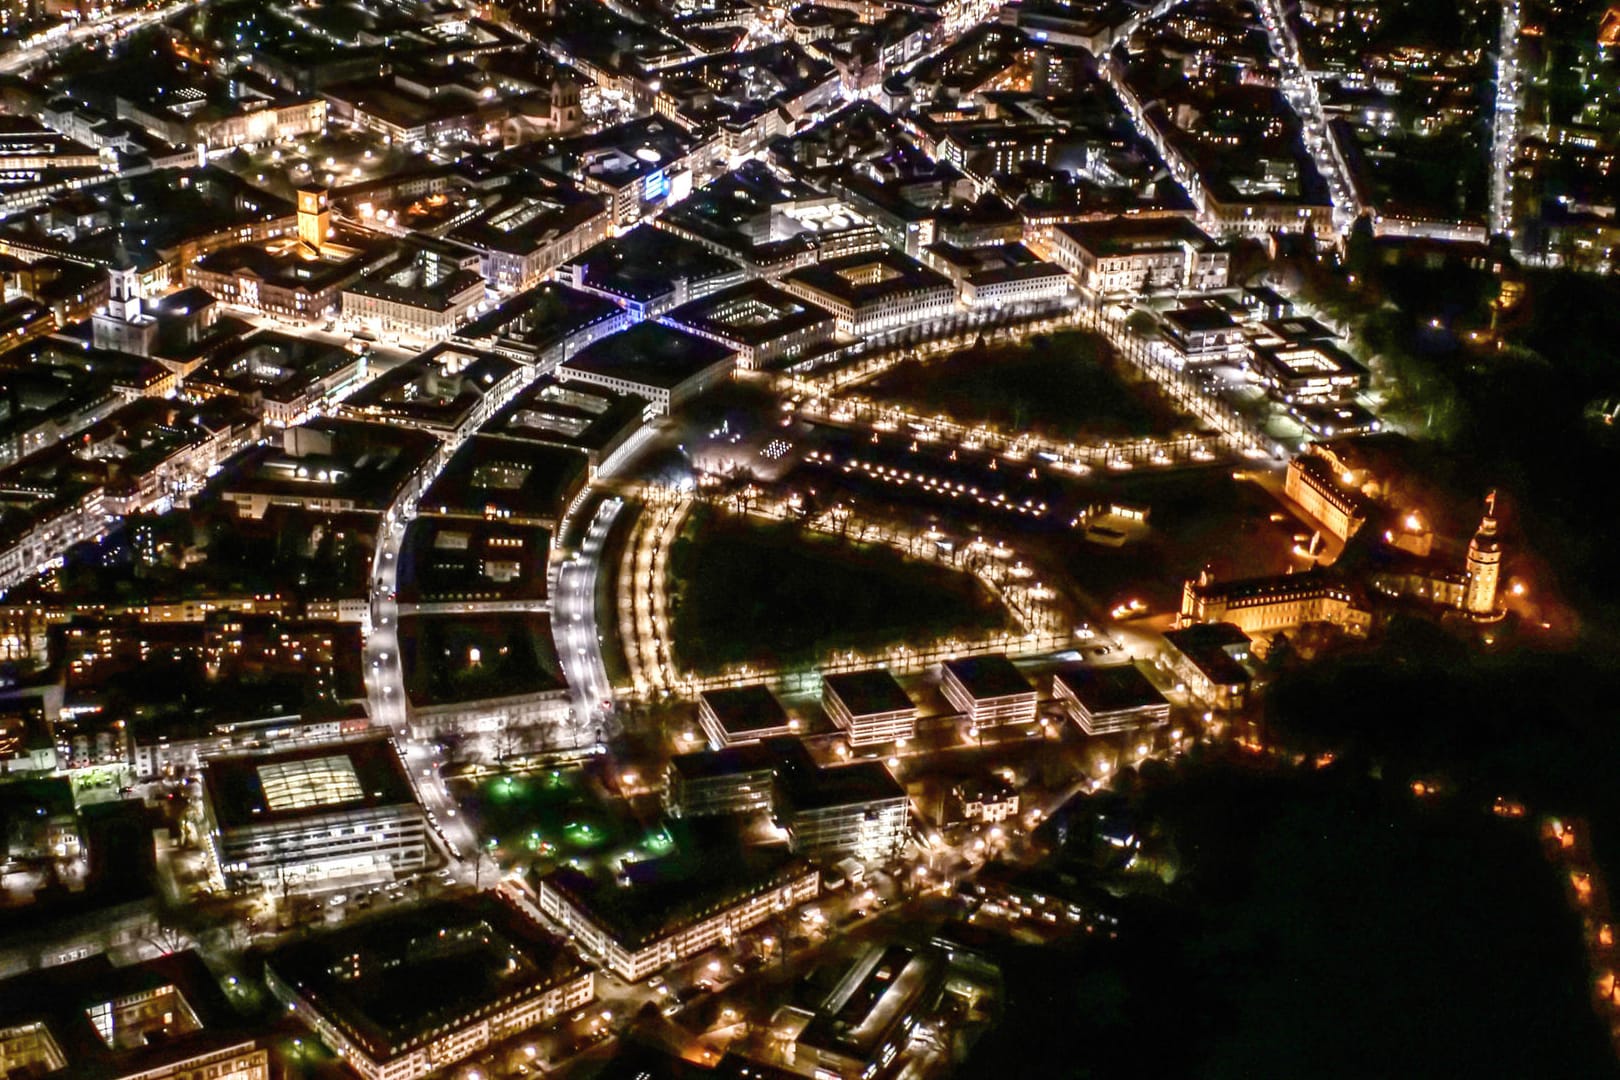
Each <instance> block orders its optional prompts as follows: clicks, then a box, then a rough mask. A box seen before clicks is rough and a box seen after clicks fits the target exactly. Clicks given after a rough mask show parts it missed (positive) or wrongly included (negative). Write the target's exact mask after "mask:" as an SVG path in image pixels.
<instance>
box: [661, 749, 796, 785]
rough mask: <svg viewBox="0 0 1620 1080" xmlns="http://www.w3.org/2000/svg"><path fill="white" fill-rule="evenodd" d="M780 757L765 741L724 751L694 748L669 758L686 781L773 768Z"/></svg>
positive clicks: (672, 765) (673, 766) (671, 764)
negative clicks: (689, 751)
mask: <svg viewBox="0 0 1620 1080" xmlns="http://www.w3.org/2000/svg"><path fill="white" fill-rule="evenodd" d="M779 760H780V758H779V757H778V756H777V754H776V752H775V751H774V750H772V749H771V748H770V747H769V746H766V745H765V744H763V743H744V744H742V745H741V746H728V747H726V748H724V749H722V750H694V751H692V752H691V753H687V754H676V755H675V756H674V757H672V758H670V759H669V764H670V767H671V768H672V769H674V770H675V771H676V772H677V773H679V774H680V777H681V779H683V780H710V779H714V778H716V777H721V776H739V775H741V774H743V773H756V772H764V771H766V770H771V771H774V770H775V769H776V766H777V762H778V761H779Z"/></svg>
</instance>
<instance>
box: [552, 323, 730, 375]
mask: <svg viewBox="0 0 1620 1080" xmlns="http://www.w3.org/2000/svg"><path fill="white" fill-rule="evenodd" d="M735 355H736V354H735V353H734V352H733V351H732V350H731V349H729V348H727V347H726V346H724V345H722V344H720V343H719V342H716V341H710V340H709V339H708V338H701V337H698V336H697V335H696V334H688V333H687V332H686V331H684V330H677V329H675V328H674V327H670V326H664V325H661V324H659V323H654V322H641V323H637V324H636V325H635V326H632V327H631V328H630V329H628V330H626V331H624V332H623V333H619V334H614V335H612V336H611V337H606V338H603V339H602V340H601V341H598V342H596V343H595V344H593V345H591V346H590V347H589V348H586V349H583V350H581V351H580V352H578V353H576V354H575V355H574V356H572V357H570V358H569V359H568V360H566V361H564V362H563V365H562V366H563V369H564V370H574V371H582V372H590V373H592V374H595V375H602V376H606V377H609V378H615V379H624V380H626V381H628V382H632V383H638V384H640V385H643V386H650V387H654V388H656V389H659V390H666V391H673V390H675V389H676V388H677V387H679V386H680V385H681V384H682V383H684V382H686V380H688V379H690V378H693V377H694V376H697V375H701V374H702V373H703V372H705V371H708V370H709V369H710V368H712V367H714V366H715V365H716V364H720V363H723V362H724V361H726V360H728V359H730V358H732V357H734V356H735Z"/></svg>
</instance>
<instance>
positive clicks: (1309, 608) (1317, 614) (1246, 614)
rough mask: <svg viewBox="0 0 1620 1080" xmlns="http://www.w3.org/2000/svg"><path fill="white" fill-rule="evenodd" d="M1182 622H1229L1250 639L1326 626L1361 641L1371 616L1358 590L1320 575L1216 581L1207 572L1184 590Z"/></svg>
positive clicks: (1369, 623)
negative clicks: (1308, 624)
mask: <svg viewBox="0 0 1620 1080" xmlns="http://www.w3.org/2000/svg"><path fill="white" fill-rule="evenodd" d="M1180 622H1181V625H1182V626H1191V625H1192V624H1194V623H1213V622H1228V623H1231V624H1232V625H1233V626H1236V627H1237V628H1238V629H1239V630H1241V631H1243V632H1244V633H1245V634H1248V635H1250V636H1251V637H1252V636H1254V635H1257V634H1272V633H1276V632H1277V631H1279V630H1291V629H1294V628H1295V627H1299V626H1304V625H1306V624H1307V623H1327V624H1329V625H1331V626H1336V627H1338V628H1339V629H1341V630H1343V631H1345V632H1346V633H1348V634H1352V635H1356V636H1358V637H1359V636H1361V635H1363V634H1365V633H1366V632H1367V631H1368V629H1370V628H1371V626H1372V612H1371V611H1369V610H1368V608H1367V604H1366V602H1365V601H1363V600H1362V599H1361V597H1360V596H1359V594H1358V593H1357V592H1356V591H1355V590H1354V589H1352V588H1351V587H1350V586H1348V585H1346V584H1345V583H1343V582H1341V581H1338V580H1336V579H1334V578H1332V577H1329V576H1328V575H1326V574H1324V573H1322V572H1320V571H1309V572H1307V573H1303V574H1281V575H1277V576H1273V577H1255V578H1243V579H1241V580H1237V581H1223V582H1216V581H1214V580H1213V579H1212V578H1211V577H1210V575H1209V572H1208V571H1207V570H1206V571H1205V572H1204V573H1202V574H1200V575H1199V576H1198V578H1197V579H1196V580H1193V581H1188V582H1187V583H1186V585H1185V586H1184V587H1183V588H1182V591H1181V620H1180Z"/></svg>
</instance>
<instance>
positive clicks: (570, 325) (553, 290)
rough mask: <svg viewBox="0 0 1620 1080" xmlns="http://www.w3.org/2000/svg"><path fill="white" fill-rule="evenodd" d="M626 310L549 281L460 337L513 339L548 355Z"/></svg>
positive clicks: (489, 314)
mask: <svg viewBox="0 0 1620 1080" xmlns="http://www.w3.org/2000/svg"><path fill="white" fill-rule="evenodd" d="M623 310H624V309H623V308H621V307H619V305H618V304H615V303H614V302H613V301H611V300H609V299H607V298H606V297H602V296H597V295H596V294H595V293H588V292H585V291H583V290H581V289H575V288H572V287H570V286H568V285H564V284H562V283H560V282H556V281H547V282H544V283H543V284H540V285H536V286H535V287H534V288H532V289H528V290H526V291H524V292H520V293H518V294H517V295H516V296H514V297H512V298H511V299H510V300H507V301H506V302H505V303H503V304H501V305H500V306H499V307H497V308H496V309H495V310H494V311H490V312H487V313H485V314H484V315H481V316H479V317H478V318H476V319H474V320H473V321H472V322H470V323H468V324H467V325H466V326H463V327H462V328H461V330H460V331H459V333H458V336H459V337H462V338H464V339H466V340H468V341H477V340H479V339H482V338H510V339H513V340H515V341H518V342H521V343H522V344H524V345H527V346H528V347H529V348H531V349H534V350H535V351H536V352H544V351H545V350H547V349H549V348H550V347H551V346H553V345H555V344H557V343H558V342H560V341H563V340H566V339H567V338H569V337H571V336H573V335H574V334H576V333H578V332H579V331H581V330H587V329H589V328H590V327H592V326H595V325H597V324H598V323H602V322H606V321H607V320H609V319H612V318H615V317H617V316H618V314H619V313H620V312H621V311H623Z"/></svg>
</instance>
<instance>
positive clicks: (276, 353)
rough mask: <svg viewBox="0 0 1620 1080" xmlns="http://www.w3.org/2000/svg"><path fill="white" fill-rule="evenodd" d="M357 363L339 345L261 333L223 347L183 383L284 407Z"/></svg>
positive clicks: (264, 331)
mask: <svg viewBox="0 0 1620 1080" xmlns="http://www.w3.org/2000/svg"><path fill="white" fill-rule="evenodd" d="M358 363H359V357H357V356H355V355H354V354H353V353H351V352H349V350H347V349H345V348H343V346H341V345H333V344H329V343H327V342H322V341H316V340H314V339H312V338H306V337H296V336H294V335H292V334H283V333H280V332H278V331H275V330H263V331H260V332H259V333H257V334H254V335H253V336H252V337H250V338H245V339H243V340H241V341H237V342H232V343H230V344H228V345H226V346H225V347H224V348H223V349H221V350H220V351H219V352H218V353H217V354H215V355H214V356H213V358H211V359H210V360H208V361H207V362H206V363H205V364H203V366H202V368H201V369H200V370H198V371H197V372H195V373H194V374H193V375H192V376H191V378H190V379H189V380H188V382H193V383H198V384H201V385H207V386H217V387H220V388H222V389H224V390H228V391H230V392H231V393H234V394H236V395H238V396H239V397H248V396H250V395H257V396H258V397H260V398H263V399H265V400H268V401H278V402H288V401H292V400H294V399H295V398H297V397H299V396H301V395H303V394H304V393H306V392H307V391H308V390H309V388H310V387H311V386H313V385H315V384H316V383H318V382H320V381H321V380H322V379H325V378H327V377H328V376H330V375H332V374H334V373H336V372H339V371H342V370H343V369H344V368H346V367H352V366H354V365H356V364H358Z"/></svg>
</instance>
